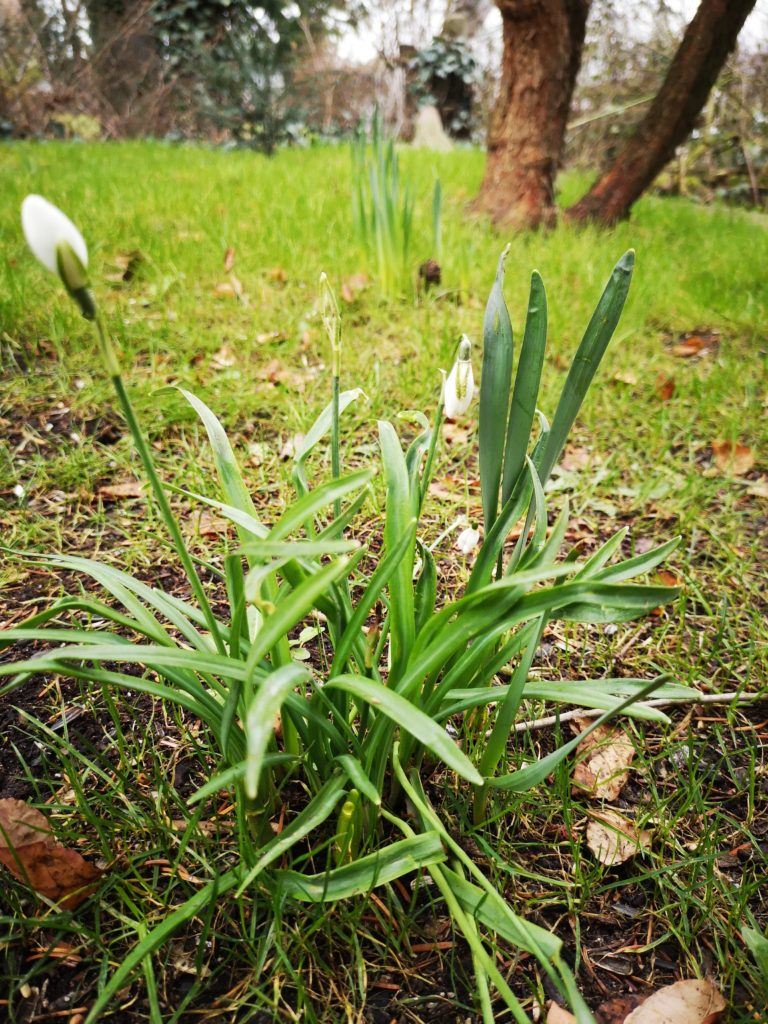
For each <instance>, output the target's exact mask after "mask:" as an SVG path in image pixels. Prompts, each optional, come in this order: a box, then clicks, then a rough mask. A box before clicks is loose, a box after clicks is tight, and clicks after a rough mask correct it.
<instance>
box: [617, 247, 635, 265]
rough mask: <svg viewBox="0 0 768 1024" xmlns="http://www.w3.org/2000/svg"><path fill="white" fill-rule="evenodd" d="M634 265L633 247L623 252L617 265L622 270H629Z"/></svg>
mask: <svg viewBox="0 0 768 1024" xmlns="http://www.w3.org/2000/svg"><path fill="white" fill-rule="evenodd" d="M634 265H635V250H634V249H627V251H626V252H625V253H624V255H623V256H622V257H621V259H620V260H619V262H618V266H620V267H621V269H622V270H631V269H632V268H633V267H634Z"/></svg>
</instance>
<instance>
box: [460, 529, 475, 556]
mask: <svg viewBox="0 0 768 1024" xmlns="http://www.w3.org/2000/svg"><path fill="white" fill-rule="evenodd" d="M479 543H480V531H479V530H478V529H476V528H475V527H474V526H467V527H466V529H464V530H462V531H461V533H460V534H459V536H458V537H457V538H456V548H457V549H458V550H459V551H460V552H461V553H462V555H471V554H472V552H473V551H474V550H475V548H476V547H477V545H478V544H479Z"/></svg>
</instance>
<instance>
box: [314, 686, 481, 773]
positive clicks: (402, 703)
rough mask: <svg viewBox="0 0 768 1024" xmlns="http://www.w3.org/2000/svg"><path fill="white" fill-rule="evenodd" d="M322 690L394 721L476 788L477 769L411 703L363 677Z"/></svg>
mask: <svg viewBox="0 0 768 1024" xmlns="http://www.w3.org/2000/svg"><path fill="white" fill-rule="evenodd" d="M325 688H326V690H330V689H334V688H335V689H339V690H344V691H345V692H346V693H351V694H352V696H353V697H355V698H356V699H357V700H359V701H360V700H362V701H365V702H366V703H368V704H370V705H371V706H372V707H373V708H374V710H375V711H378V712H381V714H383V715H386V716H387V718H390V719H391V720H392V721H393V722H396V723H397V724H398V725H399V726H400V727H401V728H402V729H405V731H406V732H408V733H410V734H411V736H413V737H414V738H415V739H417V740H418V741H419V742H420V743H423V744H424V746H425V747H429V749H430V750H431V751H432V753H433V754H435V755H436V756H437V757H439V758H440V760H441V761H443V762H445V764H447V765H448V767H449V768H452V769H453V771H455V772H456V773H457V775H461V776H462V777H463V778H465V779H467V781H469V782H472V783H473V784H474V785H479V784H480V783H481V782H482V781H483V778H482V776H481V775H480V773H479V772H478V770H477V768H475V766H474V765H473V764H472V762H471V761H470V760H469V758H468V757H467V755H466V754H465V753H464V751H463V750H461V749H460V748H459V747H457V746H456V744H455V743H454V741H453V740H452V739H451V737H450V736H449V735H448V733H447V732H446V731H445V729H444V728H443V727H442V726H440V725H438V724H437V723H436V722H435V721H433V719H431V718H430V717H429V715H425V714H424V712H423V711H421V710H420V709H419V708H417V707H416V705H415V704H412V703H411V701H409V700H406V698H405V697H401V696H400V694H399V693H395V692H394V690H390V689H389V688H388V687H386V686H384V685H382V684H381V683H377V682H375V681H374V680H373V679H366V678H364V677H363V676H355V675H343V676H336V677H335V678H334V679H330V680H329V681H328V682H327V683H326V684H325Z"/></svg>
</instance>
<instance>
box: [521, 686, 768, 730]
mask: <svg viewBox="0 0 768 1024" xmlns="http://www.w3.org/2000/svg"><path fill="white" fill-rule="evenodd" d="M765 699H766V696H765V694H760V693H736V692H734V693H700V694H698V696H695V697H666V698H665V697H658V698H657V699H656V700H644V701H641V702H640V703H639V704H636V705H634V706H635V707H638V708H665V707H670V706H671V705H673V704H734V703H737V704H751V703H752V702H753V701H756V700H765ZM603 713H604V712H603V710H602V709H600V708H573V710H571V711H564V712H563V713H562V714H560V715H548V716H547V717H546V718H534V719H531V720H530V721H527V722H518V723H517V724H516V725H515V728H514V731H515V732H529V731H531V732H532V731H533V730H535V729H547V728H549V726H551V725H556V724H557V723H558V722H561V723H562V722H570V721H571V719H573V718H597V717H598V716H600V715H602V714H603Z"/></svg>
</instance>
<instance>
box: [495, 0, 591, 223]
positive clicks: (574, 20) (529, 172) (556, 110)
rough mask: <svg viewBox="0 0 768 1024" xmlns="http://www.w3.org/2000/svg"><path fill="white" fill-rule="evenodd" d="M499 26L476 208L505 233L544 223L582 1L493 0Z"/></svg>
mask: <svg viewBox="0 0 768 1024" xmlns="http://www.w3.org/2000/svg"><path fill="white" fill-rule="evenodd" d="M496 4H497V6H498V8H499V10H500V11H501V16H502V23H503V43H504V49H503V55H502V72H501V86H500V90H499V97H498V100H497V101H496V105H495V107H494V109H493V113H492V115H491V123H490V126H489V130H488V161H487V164H486V170H485V177H484V179H483V184H482V187H481V189H480V194H479V196H478V199H477V202H476V207H477V209H479V210H482V211H485V212H487V213H489V214H490V215H491V219H492V220H493V222H494V223H495V224H497V225H500V226H504V227H507V228H510V227H511V228H525V227H539V226H540V225H545V226H546V225H551V224H553V223H554V221H555V219H556V216H557V214H556V208H555V189H554V182H555V174H556V172H557V167H558V164H559V161H560V155H561V153H562V149H563V142H564V139H565V127H566V124H567V119H568V112H569V110H570V107H571V96H572V95H573V87H574V85H575V83H576V76H577V74H578V72H579V67H580V65H581V53H582V48H583V45H584V33H585V30H586V24H587V15H588V13H589V6H590V3H589V0H540V2H535V0H496Z"/></svg>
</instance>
